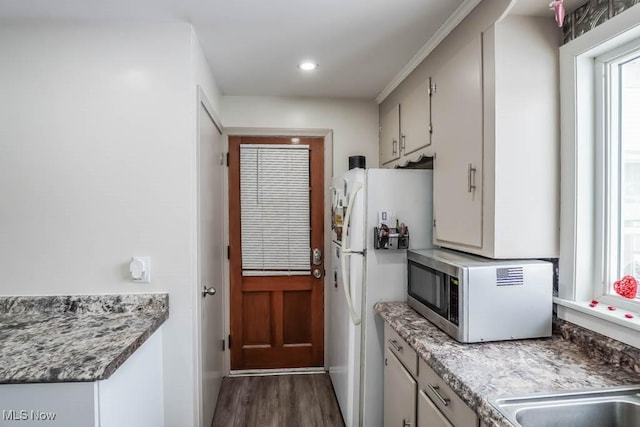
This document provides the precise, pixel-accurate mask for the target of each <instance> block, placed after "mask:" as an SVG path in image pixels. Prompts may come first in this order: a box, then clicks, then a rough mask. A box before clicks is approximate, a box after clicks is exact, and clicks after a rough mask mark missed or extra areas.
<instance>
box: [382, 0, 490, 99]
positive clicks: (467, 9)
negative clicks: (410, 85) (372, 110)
mask: <svg viewBox="0 0 640 427" xmlns="http://www.w3.org/2000/svg"><path fill="white" fill-rule="evenodd" d="M480 1H481V0H464V1H463V2H462V4H461V5H460V6H458V8H457V9H456V10H455V12H453V13H452V14H451V16H449V18H447V20H446V21H445V22H444V24H442V26H441V27H440V28H438V31H436V32H435V33H434V34H433V36H431V38H430V39H429V40H428V41H427V43H425V45H424V46H422V48H421V49H420V50H419V51H418V53H416V54H415V55H414V56H413V58H411V60H410V61H409V63H407V65H405V66H404V68H403V69H402V70H401V71H400V72H399V73H398V74H396V76H395V77H394V78H393V80H391V82H389V84H388V85H387V86H386V87H385V88H384V89H383V90H382V92H380V94H379V95H378V96H377V97H376V102H377V103H378V104H381V103H382V101H384V100H385V99H386V98H387V96H389V94H391V92H393V90H394V89H395V88H397V87H398V86H399V85H400V83H402V81H403V80H404V79H406V78H407V76H408V75H409V74H411V72H412V71H413V70H415V69H416V68H417V67H418V65H420V63H421V62H422V61H424V59H425V58H426V57H427V56H428V55H429V54H430V53H431V52H433V50H434V49H435V48H436V47H437V46H438V45H439V44H440V42H442V40H444V38H445V37H447V36H448V35H449V33H450V32H451V31H453V29H454V28H455V27H457V26H458V24H459V23H460V22H462V20H463V19H464V18H465V17H466V16H467V15H468V14H469V13H471V11H472V10H473V9H474V8H475V7H476V6H477V5H478V3H480Z"/></svg>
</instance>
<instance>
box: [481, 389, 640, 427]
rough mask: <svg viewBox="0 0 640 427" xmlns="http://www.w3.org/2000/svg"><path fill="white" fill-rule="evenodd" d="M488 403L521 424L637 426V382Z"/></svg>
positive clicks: (639, 417)
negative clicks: (620, 385) (630, 384)
mask: <svg viewBox="0 0 640 427" xmlns="http://www.w3.org/2000/svg"><path fill="white" fill-rule="evenodd" d="M491 404H492V405H493V406H494V407H495V408H496V409H498V411H500V412H501V413H502V414H503V415H504V416H505V417H506V418H507V419H508V420H509V421H511V422H512V423H513V424H514V425H516V426H522V427H581V426H598V427H638V426H640V385H635V386H625V387H612V388H605V389H599V390H590V391H576V392H560V393H546V394H531V395H527V396H518V397H507V398H500V399H493V400H491Z"/></svg>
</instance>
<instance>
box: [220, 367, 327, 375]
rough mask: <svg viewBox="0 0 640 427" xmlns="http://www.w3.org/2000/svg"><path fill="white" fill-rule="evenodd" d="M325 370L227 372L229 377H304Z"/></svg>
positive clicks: (291, 369)
mask: <svg viewBox="0 0 640 427" xmlns="http://www.w3.org/2000/svg"><path fill="white" fill-rule="evenodd" d="M326 372H327V370H326V369H325V368H324V367H318V368H284V369H246V370H241V371H240V370H236V371H229V376H230V377H256V376H268V375H306V374H324V373H326Z"/></svg>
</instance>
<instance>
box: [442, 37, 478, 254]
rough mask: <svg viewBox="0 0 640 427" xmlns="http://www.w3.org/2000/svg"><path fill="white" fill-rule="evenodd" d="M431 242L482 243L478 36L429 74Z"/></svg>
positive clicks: (445, 244) (469, 244) (476, 244)
mask: <svg viewBox="0 0 640 427" xmlns="http://www.w3.org/2000/svg"><path fill="white" fill-rule="evenodd" d="M432 83H433V84H435V85H436V92H435V94H434V95H433V98H432V100H431V101H432V102H431V114H432V119H433V135H432V140H433V144H434V146H435V147H436V158H435V161H434V165H433V209H434V218H435V220H436V224H435V228H434V237H435V240H434V243H436V244H442V245H443V246H447V242H450V243H455V244H459V245H465V246H471V247H476V248H480V247H482V138H483V135H482V129H483V128H482V126H483V122H482V39H481V37H480V36H478V37H475V38H474V39H473V40H472V41H471V42H470V43H468V44H467V45H466V46H464V47H463V48H462V49H460V50H459V51H457V52H456V54H455V55H454V56H453V57H451V58H450V59H449V61H448V62H447V63H446V64H444V65H443V66H442V67H441V69H440V70H439V71H438V73H436V74H435V75H434V76H433V79H432Z"/></svg>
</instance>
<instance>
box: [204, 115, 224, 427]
mask: <svg viewBox="0 0 640 427" xmlns="http://www.w3.org/2000/svg"><path fill="white" fill-rule="evenodd" d="M198 122H199V137H198V138H199V156H198V169H199V173H198V205H199V208H198V210H199V212H198V276H199V286H200V288H199V292H198V294H199V301H200V303H199V304H198V305H199V310H200V322H201V323H200V349H201V363H200V365H201V369H200V370H199V373H200V381H201V390H200V393H201V399H202V400H201V405H200V407H201V426H204V427H208V426H210V425H211V421H212V420H213V413H214V411H215V407H216V401H217V399H218V392H219V391H220V384H221V382H222V372H223V333H224V326H223V301H224V299H223V295H222V290H223V286H222V281H223V262H224V250H223V243H224V240H223V192H222V191H223V190H222V186H223V167H224V166H223V150H222V148H223V147H222V135H221V133H220V131H219V129H218V127H217V126H216V124H215V123H214V121H213V119H212V118H211V116H210V115H209V114H208V112H207V109H206V108H205V106H204V105H203V104H202V103H201V104H200V105H199V107H198ZM205 287H206V288H208V289H209V293H210V294H213V290H212V289H211V288H213V289H215V294H213V295H209V294H205V293H204V292H203V291H204V288H205Z"/></svg>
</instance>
